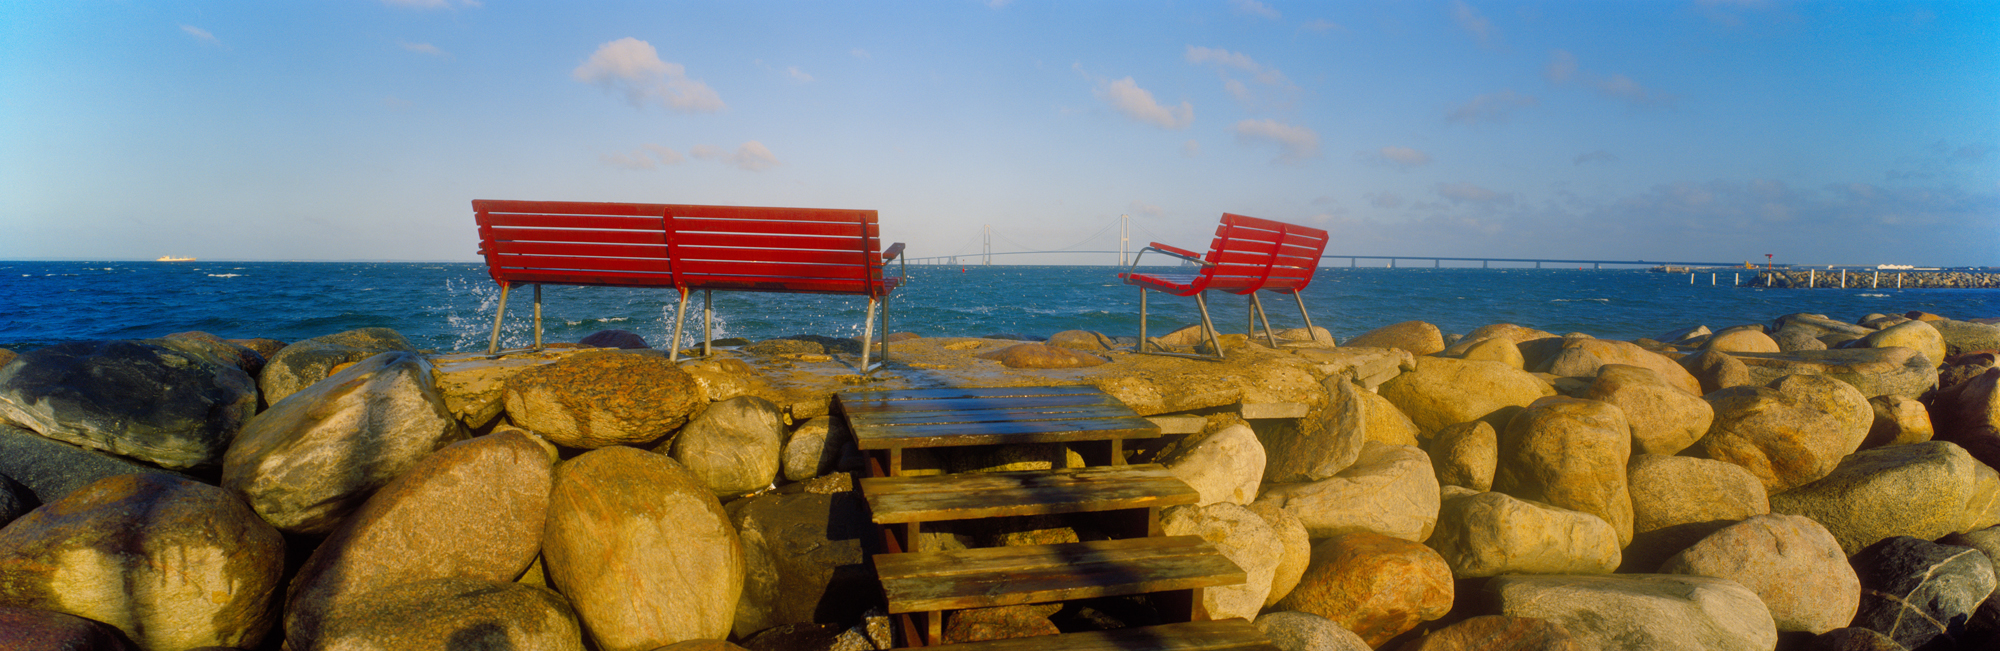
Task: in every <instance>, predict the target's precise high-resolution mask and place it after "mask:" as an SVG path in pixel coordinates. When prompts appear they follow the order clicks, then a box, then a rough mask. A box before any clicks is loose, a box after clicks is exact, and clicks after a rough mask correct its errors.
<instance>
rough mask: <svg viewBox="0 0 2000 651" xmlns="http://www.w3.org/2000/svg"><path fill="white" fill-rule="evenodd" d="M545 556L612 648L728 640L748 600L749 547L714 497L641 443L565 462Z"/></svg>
mask: <svg viewBox="0 0 2000 651" xmlns="http://www.w3.org/2000/svg"><path fill="white" fill-rule="evenodd" d="M542 561H543V564H544V565H545V566H546V567H547V568H548V573H549V577H550V578H551V579H553V580H554V582H555V585H556V589H557V590H558V591H560V592H561V593H562V594H563V595H564V596H566V597H568V598H569V600H570V602H571V603H572V604H573V605H574V606H575V607H576V611H577V614H578V616H579V617H580V619H581V620H582V622H583V626H584V629H585V630H587V631H589V633H590V636H591V639H593V640H595V641H596V643H597V645H598V647H599V648H602V649H604V650H605V651H646V650H648V649H652V648H655V647H659V646H664V645H667V644H673V643H675V642H680V641H684V640H692V639H718V640H719V639H723V638H724V637H726V636H728V635H729V632H730V628H731V626H732V624H733V623H734V620H735V615H736V606H737V604H738V602H739V601H740V600H741V599H742V596H743V583H744V565H743V543H742V541H741V540H740V539H739V538H738V537H737V533H736V529H735V528H734V527H732V526H730V523H729V516H728V514H727V513H725V512H723V510H722V504H721V503H720V502H718V501H716V499H715V493H714V492H713V491H711V490H709V488H708V487H707V486H706V485H703V484H702V483H701V481H700V480H698V479H696V478H695V476H694V475H693V473H690V472H688V471H687V470H686V469H684V468H682V467H681V466H680V464H679V463H675V462H674V460H673V459H669V458H667V457H665V456H662V455H658V454H654V453H651V452H647V451H644V450H640V449H636V448H629V447H623V446H612V447H607V448H602V449H598V450H592V451H590V452H587V453H584V454H582V455H579V456H577V457H576V458H574V459H570V460H568V461H565V462H563V464H562V465H560V466H557V468H556V478H555V486H554V488H553V489H552V490H551V492H550V496H549V517H548V524H547V525H546V529H544V533H543V538H542Z"/></svg>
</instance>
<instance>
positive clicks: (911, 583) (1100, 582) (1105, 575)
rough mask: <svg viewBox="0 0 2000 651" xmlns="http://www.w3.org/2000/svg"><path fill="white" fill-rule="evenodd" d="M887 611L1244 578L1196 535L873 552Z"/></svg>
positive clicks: (982, 604)
mask: <svg viewBox="0 0 2000 651" xmlns="http://www.w3.org/2000/svg"><path fill="white" fill-rule="evenodd" d="M874 560H875V571H876V574H877V575H878V576H879V577H880V578H881V580H882V589H883V591H884V592H885V593H887V595H888V597H889V599H888V601H889V607H888V611H889V612H890V613H892V614H893V613H909V612H926V611H940V610H956V609H961V608H984V607H989V606H1004V605H1013V604H1024V603H1045V602H1050V601H1067V600H1070V599H1087V598H1091V597H1107V596H1119V595H1133V594H1145V593H1152V592H1165V591H1169V590H1188V589H1193V588H1205V587H1210V586H1219V585H1234V584H1238V583H1242V582H1243V581H1244V572H1243V569H1242V568H1240V567H1237V565H1236V563H1234V562H1231V561H1230V560H1229V559H1228V557H1225V556H1223V555H1222V553H1221V552H1220V551H1218V550H1217V549H1216V548H1215V546H1214V545H1212V544H1210V543H1209V542H1208V541H1206V540H1203V539H1202V538H1201V537H1200V536H1170V537H1161V538H1132V539H1126V540H1106V541H1092V542H1081V543H1064V544H1056V545H1033V546H1021V547H989V548H984V549H959V550H949V551H938V552H910V553H902V554H877V555H876V556H875V558H874Z"/></svg>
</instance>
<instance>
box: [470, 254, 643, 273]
mask: <svg viewBox="0 0 2000 651" xmlns="http://www.w3.org/2000/svg"><path fill="white" fill-rule="evenodd" d="M487 264H489V265H491V266H495V267H505V268H509V269H550V270H563V269H567V270H575V271H656V272H660V273H666V271H667V260H666V259H665V258H579V257H569V256H556V255H511V254H506V253H489V254H488V255H487Z"/></svg>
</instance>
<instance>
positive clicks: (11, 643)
mask: <svg viewBox="0 0 2000 651" xmlns="http://www.w3.org/2000/svg"><path fill="white" fill-rule="evenodd" d="M0 350H4V349H0ZM4 363H6V360H5V359H4V356H0V364H4ZM0 648H4V649H12V650H13V651H131V649H132V645H129V644H126V643H125V640H124V639H123V636H122V635H120V634H119V632H118V629H115V628H112V627H110V626H106V625H105V624H104V623H103V622H96V621H91V620H88V619H84V618H82V617H77V616H75V615H66V614H63V613H59V612H55V611H52V610H41V609H38V608H16V607H13V606H0ZM1362 648H1363V649H1366V648H1367V647H1362Z"/></svg>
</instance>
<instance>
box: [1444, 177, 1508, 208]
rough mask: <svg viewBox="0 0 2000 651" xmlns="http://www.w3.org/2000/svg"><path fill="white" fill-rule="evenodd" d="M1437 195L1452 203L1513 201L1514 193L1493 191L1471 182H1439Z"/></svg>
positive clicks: (1506, 202) (1503, 202)
mask: <svg viewBox="0 0 2000 651" xmlns="http://www.w3.org/2000/svg"><path fill="white" fill-rule="evenodd" d="M1437 192H1438V196H1441V197H1444V198H1446V199H1450V200H1451V201H1452V203H1467V202H1469V203H1488V204H1490V203H1500V204H1512V203H1514V195H1511V194H1505V193H1500V192H1494V191H1492V190H1488V189H1486V188H1482V187H1479V186H1477V185H1473V184H1471V183H1465V182H1462V181H1461V182H1458V183H1439V184H1438V189H1437Z"/></svg>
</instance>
